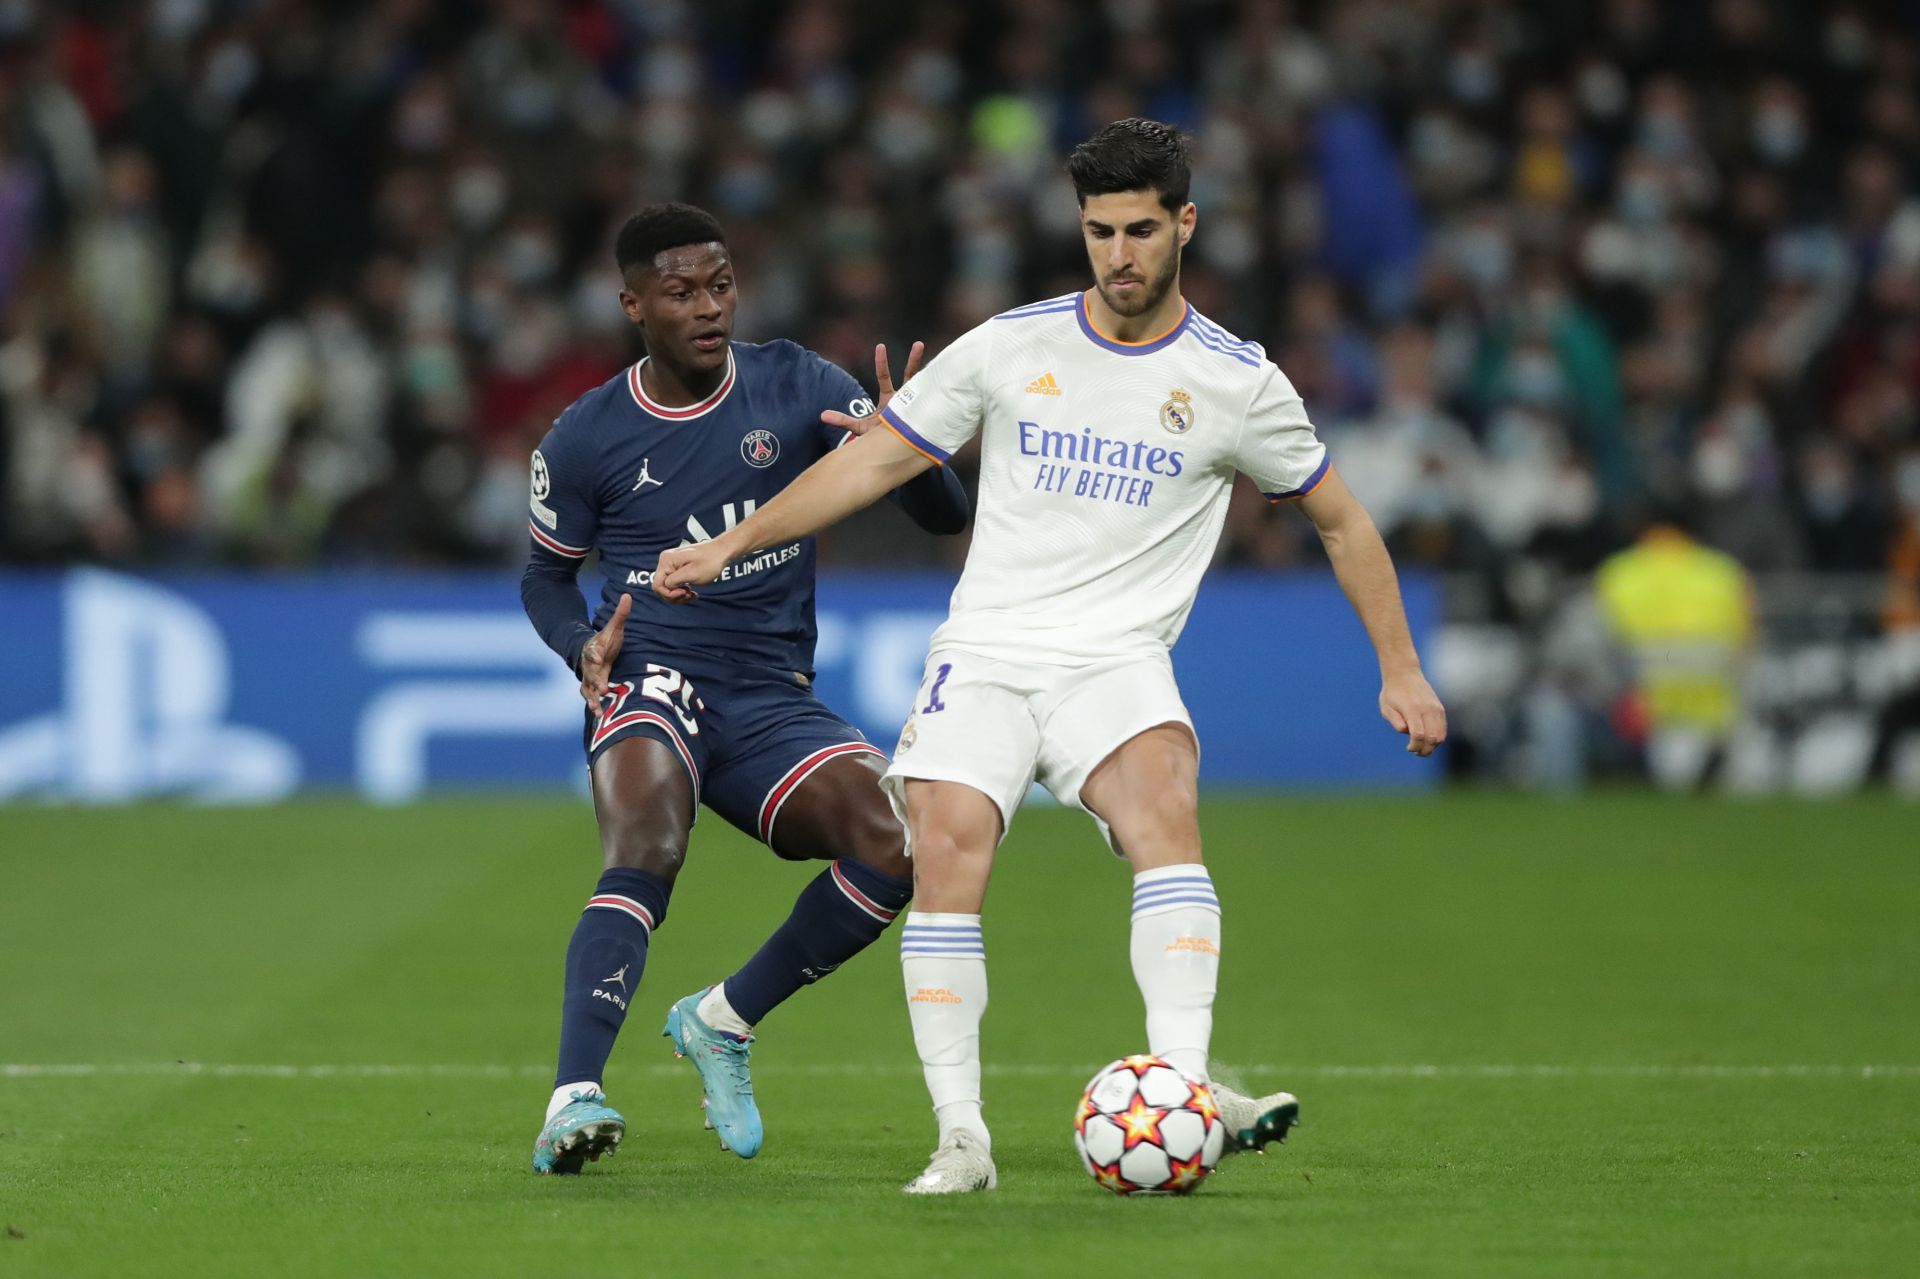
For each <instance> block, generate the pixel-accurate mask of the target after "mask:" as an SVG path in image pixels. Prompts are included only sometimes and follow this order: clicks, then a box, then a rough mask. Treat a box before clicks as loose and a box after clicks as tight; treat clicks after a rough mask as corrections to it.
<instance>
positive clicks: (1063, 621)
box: [881, 293, 1327, 665]
mask: <svg viewBox="0 0 1920 1279" xmlns="http://www.w3.org/2000/svg"><path fill="white" fill-rule="evenodd" d="M881 417H882V419H883V420H884V421H885V422H886V423H887V425H888V426H890V427H892V428H893V430H894V431H895V432H897V433H898V434H899V435H900V436H901V437H902V438H903V439H905V440H906V441H907V443H909V444H911V445H912V446H913V447H914V448H916V449H918V450H920V451H921V452H922V453H925V454H926V455H927V456H929V457H931V458H933V459H934V460H935V461H936V462H940V463H941V464H943V465H944V464H945V463H946V461H947V458H948V456H949V455H950V454H951V453H952V452H953V451H954V450H956V449H958V448H959V447H960V446H961V445H963V444H965V443H966V442H967V441H968V440H970V439H972V438H973V436H974V434H975V433H976V432H983V433H984V434H983V435H982V439H981V444H980V450H981V451H980V494H979V500H978V501H977V502H976V503H975V513H974V535H973V546H972V549H971V550H970V551H969V553H968V555H967V564H966V568H965V570H964V571H963V572H962V573H961V575H960V584H959V586H958V587H957V588H956V589H955V590H954V593H953V603H952V607H951V610H950V612H949V615H948V618H947V621H946V623H945V624H944V625H943V626H942V627H941V628H940V629H939V631H938V632H937V633H936V634H935V635H934V639H933V647H934V648H936V649H941V648H954V649H960V650H963V651H970V652H975V653H979V654H981V655H983V656H989V657H998V658H1008V659H1012V660H1028V661H1041V662H1052V663H1062V664H1069V665H1078V664H1083V663H1087V662H1092V661H1098V660H1102V659H1106V658H1111V657H1117V656H1127V655H1132V654H1141V653H1165V652H1166V651H1167V650H1168V649H1169V648H1171V647H1172V646H1173V642H1174V640H1175V639H1177V638H1178V637H1179V635H1180V629H1181V627H1182V626H1184V625H1185V624H1186V620H1187V614H1188V612H1189V611H1190V610H1191V609H1192V608H1193V597H1194V594H1195V592H1196V591H1197V590H1198V589H1199V585H1200V576H1201V574H1202V573H1204V572H1205V571H1206V567H1207V563H1208V561H1209V560H1210V559H1211V558H1212V557H1213V550H1214V546H1215V544H1216V543H1217V542H1218V540H1219V537H1220V526H1221V525H1222V523H1224V522H1225V520H1226V514H1227V500H1228V497H1229V495H1230V493H1231V491H1232V487H1233V475H1234V472H1235V471H1244V472H1245V473H1246V474H1247V475H1248V476H1250V477H1251V478H1252V479H1253V480H1254V482H1255V483H1256V484H1258V485H1259V486H1260V490H1261V492H1263V493H1265V494H1266V495H1267V497H1268V499H1269V500H1271V501H1276V502H1277V501H1283V500H1286V499H1288V498H1297V497H1304V496H1306V495H1307V494H1308V493H1310V492H1312V491H1313V489H1314V487H1315V486H1316V485H1318V484H1319V483H1320V481H1321V480H1322V479H1323V478H1324V477H1325V475H1326V473H1327V451H1326V447H1325V446H1324V445H1322V444H1321V443H1320V441H1319V439H1318V438H1317V437H1316V436H1315V435H1314V430H1313V424H1312V423H1311V422H1309V421H1308V420H1307V414H1306V409H1305V407H1304V406H1303V405H1302V404H1301V402H1300V396H1299V395H1298V393H1296V392H1295V391H1294V389H1293V385H1292V384H1291V383H1290V382H1288V381H1287V379H1286V377H1285V376H1284V375H1283V374H1282V373H1281V372H1280V370H1279V369H1277V368H1275V367H1274V365H1273V363H1272V362H1271V361H1269V360H1268V359H1267V358H1266V354H1265V352H1263V351H1262V350H1261V349H1260V348H1259V347H1258V346H1257V345H1255V344H1254V343H1252V342H1242V341H1240V340H1239V339H1238V338H1236V337H1234V336H1233V335H1232V334H1230V333H1228V332H1226V331H1225V330H1224V329H1222V328H1221V327H1220V326H1219V325H1217V324H1214V323H1213V322H1212V321H1210V320H1208V319H1207V318H1206V317H1204V316H1202V315H1201V314H1200V313H1199V312H1197V311H1195V310H1194V309H1193V307H1192V306H1191V305H1189V306H1188V307H1187V308H1186V310H1185V312H1184V313H1183V314H1182V316H1181V318H1180V321H1179V323H1177V324H1175V325H1174V326H1173V327H1172V328H1171V329H1168V330H1167V331H1166V332H1165V333H1162V334H1160V335H1159V336H1158V337H1155V338H1150V339H1148V340H1146V341H1143V342H1135V343H1126V342H1119V341H1115V340H1114V339H1112V338H1109V337H1107V336H1105V335H1104V334H1102V333H1100V332H1099V331H1098V330H1097V329H1096V328H1094V326H1093V323H1092V319H1091V317H1090V316H1089V314H1088V312H1087V305H1086V297H1085V295H1084V294H1079V293H1073V294H1068V295H1067V296H1065V297H1060V298H1053V299H1051V300H1049V301H1046V302H1035V303H1033V304H1032V305H1030V306H1023V307H1019V308H1016V309H1014V310H1012V311H1008V312H1006V313H1005V314H1003V315H997V316H995V317H994V318H993V319H991V320H988V321H987V322H986V323H985V324H982V325H980V326H979V327H978V328H976V329H973V330H971V331H969V332H968V333H966V334H965V335H964V336H962V337H961V338H959V340H957V341H956V342H954V343H953V345H952V346H950V347H948V348H947V349H946V350H945V351H943V352H941V353H940V355H939V357H938V358H937V359H935V360H934V361H933V362H932V363H931V364H929V365H928V366H927V367H926V368H925V369H923V370H922V371H921V372H920V373H919V374H918V375H917V376H915V377H914V378H913V379H912V380H911V381H909V382H908V383H907V384H906V385H905V386H903V387H901V388H900V390H899V392H898V393H897V394H896V395H895V396H894V397H893V399H892V400H891V401H890V402H889V403H888V405H887V407H886V409H885V410H884V411H883V412H882V413H881Z"/></svg>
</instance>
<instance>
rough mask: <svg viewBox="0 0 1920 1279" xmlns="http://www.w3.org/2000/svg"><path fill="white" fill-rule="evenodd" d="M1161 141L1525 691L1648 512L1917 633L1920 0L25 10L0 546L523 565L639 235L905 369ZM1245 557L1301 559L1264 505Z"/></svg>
mask: <svg viewBox="0 0 1920 1279" xmlns="http://www.w3.org/2000/svg"><path fill="white" fill-rule="evenodd" d="M1128 114H1144V115H1150V116H1155V117H1158V118H1161V119H1166V120H1170V121H1173V122H1176V123H1178V124H1179V125H1180V126H1182V127H1183V128H1184V129H1186V130H1188V131H1189V132H1190V134H1191V136H1192V139H1193V142H1194V147H1195V153H1196V157H1197V171H1196V175H1195V182H1194V190H1193V196H1194V199H1195V200H1196V201H1197V203H1198V204H1199V207H1200V228H1199V233H1198V236H1197V238H1196V240H1195V242H1194V244H1193V246H1192V247H1191V249H1190V250H1189V253H1188V257H1187V262H1186V272H1185V277H1184V283H1185V289H1186V292H1187V294H1188V296H1189V297H1190V298H1191V299H1192V301H1193V302H1194V303H1195V305H1196V306H1198V307H1199V308H1200V309H1201V310H1202V311H1204V312H1205V313H1207V314H1208V315H1210V316H1211V317H1213V318H1214V319H1216V320H1217V321H1219V322H1220V323H1222V324H1223V325H1225V326H1226V327H1227V328H1229V329H1231V330H1233V331H1234V332H1236V333H1237V334H1239V335H1240V336H1242V337H1246V338H1251V339H1254V340H1256V341H1259V342H1260V343H1262V344H1263V345H1264V346H1265V347H1266V349H1267V351H1268V353H1269V355H1270V356H1272V357H1273V358H1274V359H1275V360H1276V361H1277V362H1278V363H1279V365H1280V366H1281V368H1282V369H1283V370H1285V371H1286V373H1287V374H1288V375H1289V376H1290V377H1291V378H1292V379H1293V381H1294V383H1295V384H1296V385H1297V386H1298V387H1299V389H1300V391H1301V392H1302V394H1303V395H1304V396H1305V398H1306V402H1307V405H1308V408H1309V410H1310V412H1311V413H1312V415H1313V417H1314V419H1315V421H1316V422H1317V423H1318V424H1319V426H1320V428H1321V430H1322V432H1323V434H1324V435H1325V437H1326V438H1327V440H1328V442H1329V444H1330V447H1331V448H1332V451H1333V456H1334V458H1335V461H1336V464H1337V465H1338V466H1339V468H1340V469H1341V471H1342V472H1343V473H1344V474H1345V475H1346V477H1347V478H1348V480H1349V482H1350V483H1351V484H1352V486H1353V487H1354V488H1355V490H1356V491H1357V492H1359V494H1360V495H1361V497H1362V498H1363V499H1364V500H1365V501H1366V502H1367V504H1368V506H1369V508H1370V509H1371V510H1372V511H1373V513H1374V516H1375V518H1376V520H1377V521H1378V522H1379V524H1380V525H1381V527H1382V529H1383V530H1384V531H1385V533H1386V534H1387V536H1388V540H1389V543H1390V545H1391V546H1392V547H1393V549H1394V551H1395V554H1396V557H1397V558H1398V560H1399V562H1400V563H1401V564H1402V565H1403V566H1411V567H1416V568H1419V567H1424V568H1427V569H1431V570H1434V571H1437V572H1440V573H1443V574H1445V575H1446V582H1447V584H1448V599H1449V613H1450V615H1451V617H1452V618H1453V620H1454V621H1456V622H1459V623H1462V624H1464V625H1466V626H1469V627H1479V628H1483V629H1482V630H1481V631H1473V632H1468V633H1471V634H1486V633H1492V632H1491V631H1488V630H1486V629H1485V628H1496V629H1497V630H1498V631H1499V633H1500V634H1502V635H1507V636H1519V637H1520V639H1521V640H1522V641H1524V643H1525V644H1527V645H1529V646H1530V647H1529V648H1528V649H1527V651H1528V652H1529V653H1533V654H1535V655H1536V656H1537V655H1538V654H1539V653H1540V652H1541V651H1542V649H1541V644H1542V643H1543V642H1544V641H1545V640H1548V639H1551V637H1552V635H1553V634H1554V633H1555V629H1556V626H1557V625H1558V619H1559V618H1560V617H1561V615H1562V613H1563V612H1564V609H1565V606H1566V603H1567V600H1568V599H1569V597H1570V595H1572V594H1577V591H1578V587H1579V584H1581V583H1582V582H1584V580H1585V577H1586V575H1587V574H1588V573H1589V572H1590V571H1591V570H1593V569H1594V568H1595V567H1596V566H1597V565H1599V564H1600V563H1601V562H1602V560H1603V559H1604V558H1605V557H1606V556H1607V555H1609V554H1610V553H1612V552H1614V551H1616V550H1618V549H1619V548H1621V547H1622V546H1625V545H1627V544H1628V543H1629V542H1630V540H1631V539H1632V537H1633V536H1634V534H1635V533H1636V532H1637V531H1638V530H1639V529H1640V528H1641V527H1642V526H1643V525H1644V523H1645V522H1646V520H1647V518H1648V516H1649V514H1650V513H1652V512H1655V511H1662V510H1664V511H1668V512H1683V513H1684V514H1685V515H1686V517H1687V522H1688V523H1689V524H1690V525H1691V526H1692V528H1693V530H1694V532H1695V533H1696V535H1697V536H1698V537H1699V538H1700V539H1701V540H1702V541H1703V542H1704V543H1705V544H1707V545H1709V546H1713V547H1717V548H1719V549H1721V550H1724V551H1726V552H1728V553H1730V554H1731V555H1733V556H1734V557H1736V558H1737V559H1738V560H1739V562H1740V563H1741V564H1742V565H1743V566H1745V568H1746V569H1747V570H1749V571H1751V572H1752V573H1753V574H1755V575H1756V580H1757V581H1759V582H1760V583H1761V584H1762V587H1763V589H1762V590H1761V591H1760V594H1759V598H1760V600H1761V604H1762V610H1761V611H1762V622H1763V625H1764V626H1771V627H1772V630H1773V632H1774V633H1776V634H1778V633H1784V632H1783V631H1782V629H1781V625H1780V624H1778V623H1780V617H1781V616H1782V615H1785V617H1786V621H1785V623H1784V626H1785V631H1792V630H1793V629H1794V628H1795V627H1796V626H1799V625H1801V623H1802V622H1805V621H1806V617H1805V615H1806V614H1807V613H1808V610H1809V609H1811V610H1812V611H1813V614H1814V615H1815V617H1814V623H1813V626H1814V629H1815V630H1818V629H1819V626H1820V625H1822V624H1824V623H1821V622H1820V621H1819V618H1820V617H1821V616H1824V614H1821V613H1820V607H1823V606H1816V605H1814V604H1810V603H1809V600H1810V599H1811V598H1812V597H1811V596H1810V595H1809V594H1808V592H1809V591H1810V590H1814V589H1815V588H1814V587H1809V586H1807V583H1808V582H1809V581H1811V582H1814V583H1816V584H1818V583H1827V584H1829V585H1831V584H1834V583H1845V584H1846V586H1845V589H1844V590H1843V591H1842V592H1841V594H1840V595H1839V596H1837V597H1836V598H1838V599H1840V600H1841V603H1839V604H1837V605H1836V606H1835V607H1836V608H1838V610H1839V611H1840V613H1842V614H1844V620H1843V621H1842V622H1840V623H1835V624H1833V625H1834V626H1837V627H1838V630H1837V631H1835V633H1836V634H1840V635H1843V636H1848V637H1853V638H1859V637H1861V636H1865V635H1876V636H1877V635H1880V634H1882V633H1887V634H1892V633H1896V632H1899V631H1901V630H1902V628H1911V627H1914V626H1916V625H1920V425H1917V417H1916V403H1917V402H1920V401H1917V397H1920V199H1917V198H1916V197H1915V194H1914V192H1915V179H1916V161H1920V3H1914V2H1913V0H1898V2H1892V0H1890V2H1886V3H1829V4H1793V3H1767V2H1765V0H1709V2H1703V3H1698V4H1658V3H1654V2H1653V0H1594V2H1591V3H1576V2H1572V0H1567V2H1563V3H1553V2H1540V0H1536V2H1533V3H1525V4H1522V3H1501V2H1499V0H1476V2H1472V3H1467V2H1447V0H1426V2H1424V3H1423V2H1418V0H1415V2H1407V3H1384V2H1377V0H1325V2H1323V3H1285V2H1283V0H1248V2H1246V3H1208V2H1205V0H1194V2H1192V3H1176V2H1174V0H1160V2H1155V0H1108V2H1107V3H1100V4H1074V3H1059V2H1048V0H1027V2H1024V3H1008V4H993V3H976V4H922V3H911V2H901V0H891V2H887V3H870V2H868V0H796V2H793V3H771V2H754V0H704V2H702V3H681V2H678V0H603V2H600V3H558V2H554V3H542V2H539V0H493V2H490V3H428V2H426V0H371V2H366V3H336V4H322V3H302V2H299V0H253V2H247V0H230V2H226V3H221V2H219V0H149V2H147V3H110V2H104V0H102V2H92V3H89V2H86V0H69V2H67V3H59V4H54V3H39V4H36V3H31V2H27V0H0V320H3V323H4V331H3V332H0V415H4V422H5V434H6V447H5V449H4V452H0V468H4V475H3V477H0V482H3V483H4V489H5V493H6V501H5V507H4V511H5V514H4V522H3V523H0V559H4V561H6V562H9V563H13V564H31V563H41V562H49V561H51V562H70V561H74V560H85V561H91V562H99V563H106V564H110V565H120V566H126V567H134V568H143V567H155V568H175V567H180V566H191V567H202V566H225V565H238V566H269V567H296V566H322V567H330V566H340V565H360V564H370V563H377V564H380V565H395V564H400V565H406V564H419V565H425V564H458V563H494V564H507V563H512V562H515V561H517V560H518V559H519V558H520V557H521V556H522V555H523V554H524V551H525V542H526V534H525V531H524V522H525V515H524V512H523V509H522V508H523V505H524V501H525V492H524V491H525V486H526V456H527V453H528V451H529V449H530V448H531V447H532V445H533V444H534V443H535V442H536V441H537V440H538V438H539V436H540V435H541V433H542V432H543V431H544V430H545V428H546V426H547V425H548V423H550V422H551V420H552V418H553V417H554V416H555V414H556V413H557V412H558V410H559V409H560V408H562V407H563V406H564V405H565V404H566V403H567V402H568V401H569V400H571V399H572V398H573V397H574V396H576V395H578V394H579V393H581V392H582V391H583V390H585V389H587V388H589V387H591V386H593V385H595V384H597V383H598V382H600V381H602V380H603V379H605V378H607V377H609V376H611V375H612V374H614V373H615V372H617V371H618V370H619V369H620V368H622V367H623V366H624V365H626V364H628V363H630V362H631V361H632V360H633V359H635V358H636V357H637V355H638V354H639V351H638V348H637V346H636V342H635V339H634V337H633V335H632V333H631V331H630V330H629V328H628V326H627V325H626V323H625V321H624V319H623V317H622V316H621V314H620V312H619V309H618V306H617V304H616V301H615V293H616V291H617V289H618V280H617V276H616V273H615V270H614V267H613V263H612V260H611V252H610V245H611V242H612V237H613V233H614V230H615V229H616V228H617V226H618V225H619V223H620V222H621V220H622V219H624V218H625V217H626V216H627V215H628V214H629V213H631V212H632V211H633V210H634V209H635V208H637V207H638V206H640V205H642V204H644V203H646V202H649V201H654V200H663V199H684V200H691V201H694V202H697V203H700V204H703V205H706V206H707V207H709V208H711V209H712V210H713V211H714V212H715V213H716V214H718V215H719V217H720V218H721V219H722V221H723V222H724V223H725V225H726V227H727V229H728V232H729V236H730V239H731V240H732V243H733V246H734V249H735V252H736V255H737V257H738V260H739V262H740V264H741V282H742V306H741V312H740V336H741V337H743V338H746V339H748V340H760V339H765V338H770V337H775V336H780V337H790V338H793V339H794V340H796V341H799V342H801V343H804V344H806V345H808V346H811V347H813V348H815V349H817V350H819V351H821V352H823V353H824V354H826V355H827V356H828V357H830V358H832V359H834V360H836V361H838V362H839V363H841V364H843V365H845V366H846V367H848V368H849V369H851V370H852V371H853V372H854V373H855V374H856V375H857V376H860V377H861V378H862V379H863V380H867V381H869V382H870V381H871V376H872V366H871V349H872V345H873V343H874V342H875V341H877V340H885V341H887V342H889V343H890V344H892V345H893V347H894V349H895V360H896V364H895V367H896V370H897V369H898V367H899V365H898V361H899V359H900V358H901V356H902V354H903V350H904V344H905V343H906V342H908V341H911V340H912V339H914V338H925V339H926V340H928V341H929V343H930V344H931V346H932V347H933V349H934V350H936V351H937V350H938V349H939V348H940V347H941V346H942V345H943V344H944V343H945V342H946V341H948V340H950V339H951V338H952V337H953V336H954V335H955V334H957V333H959V332H961V331H962V330H964V329H965V328H967V327H969V326H971V325H973V324H975V323H977V322H979V321H980V320H982V319H984V318H985V317H987V316H989V315H991V314H993V313H994V312H996V311H998V310H1001V309H1004V308H1006V307H1008V306H1012V305H1016V304H1018V303H1021V302H1024V301H1028V300H1031V299H1034V298H1038V297H1044V296H1048V295H1052V294H1056V293H1060V292H1064V291H1067V290H1069V289H1073V288H1078V287H1081V286H1082V285H1083V284H1084V282H1085V278H1086V275H1085V265H1084V259H1083V257H1082V255H1081V250H1080V247H1079V241H1078V237H1077V231H1076V224H1075V218H1074V203H1073V197H1072V193H1071V191H1070V189H1069V188H1068V186H1067V184H1066V183H1065V181H1064V179H1063V178H1062V177H1061V174H1060V160H1061V158H1062V156H1063V155H1064V153H1065V152H1066V150H1067V149H1068V148H1070V147H1071V146H1072V144H1073V143H1074V142H1076V141H1077V140H1079V139H1080V138H1082V137H1084V136H1085V135H1086V134H1087V133H1089V132H1090V131H1091V130H1092V129H1094V128H1095V127H1097V126H1098V125H1100V124H1101V123H1104V122H1105V121H1107V120H1109V119H1112V118H1115V117H1118V116H1122V115H1128ZM963 552H964V541H963V540H960V539H953V540H949V541H948V542H947V543H945V544H939V543H935V542H932V541H931V540H929V539H922V538H917V537H912V536H903V535H902V534H901V531H900V529H899V526H898V524H897V522H890V521H887V520H884V519H875V520H872V521H869V522H865V523H860V522H856V523H854V524H853V525H851V526H849V527H847V528H845V529H842V530H838V531H836V532H835V534H833V535H832V536H831V537H830V538H829V539H828V541H827V543H826V545H825V553H826V559H827V562H828V563H839V564H846V563H873V562H883V563H900V562H906V563H915V562H918V563H937V562H941V561H944V562H946V563H948V564H952V563H957V562H958V557H959V556H960V555H961V554H962V553H963ZM1220 556H1221V560H1222V562H1225V563H1241V564H1256V565H1288V564H1296V563H1305V564H1312V563H1315V562H1317V561H1318V557H1319V551H1318V549H1317V543H1316V541H1315V539H1314V538H1313V536H1312V533H1311V530H1310V528H1309V526H1308V525H1307V524H1306V522H1305V521H1303V520H1300V519H1298V518H1297V517H1295V516H1294V515H1293V514H1291V513H1290V512H1287V511H1276V510H1269V509H1268V508H1266V507H1265V506H1264V504H1262V503H1260V502H1259V501H1258V500H1257V497H1256V495H1254V494H1253V493H1252V492H1251V491H1250V490H1249V491H1247V492H1243V493H1241V494H1240V495H1239V497H1238V500H1236V503H1235V505H1234V508H1233V512H1232V515H1231V517H1230V519H1229V524H1228V531H1227V535H1226V537H1225V538H1224V539H1223V543H1222V547H1221V552H1220ZM1809 574H1811V575H1812V576H1811V577H1809V576H1807V575H1809ZM1782 583H1784V584H1785V585H1781V584H1782ZM1770 584H1771V585H1770ZM1819 589H1826V588H1825V587H1820V588H1819ZM1834 589H1839V588H1837V587H1836V588H1834ZM1796 619H1798V620H1796ZM1802 629H1804V627H1802ZM1829 629H1830V630H1831V629H1833V627H1831V626H1830V627H1829ZM1482 655H1483V656H1484V653H1483V654H1482ZM1547 660H1548V664H1549V665H1550V664H1551V660H1552V659H1551V658H1549V659H1547ZM1575 660H1576V662H1577V660H1578V659H1575ZM1470 665H1471V663H1470ZM1484 673H1485V672H1484V671H1483V672H1482V675H1484ZM1563 682H1564V681H1563Z"/></svg>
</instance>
